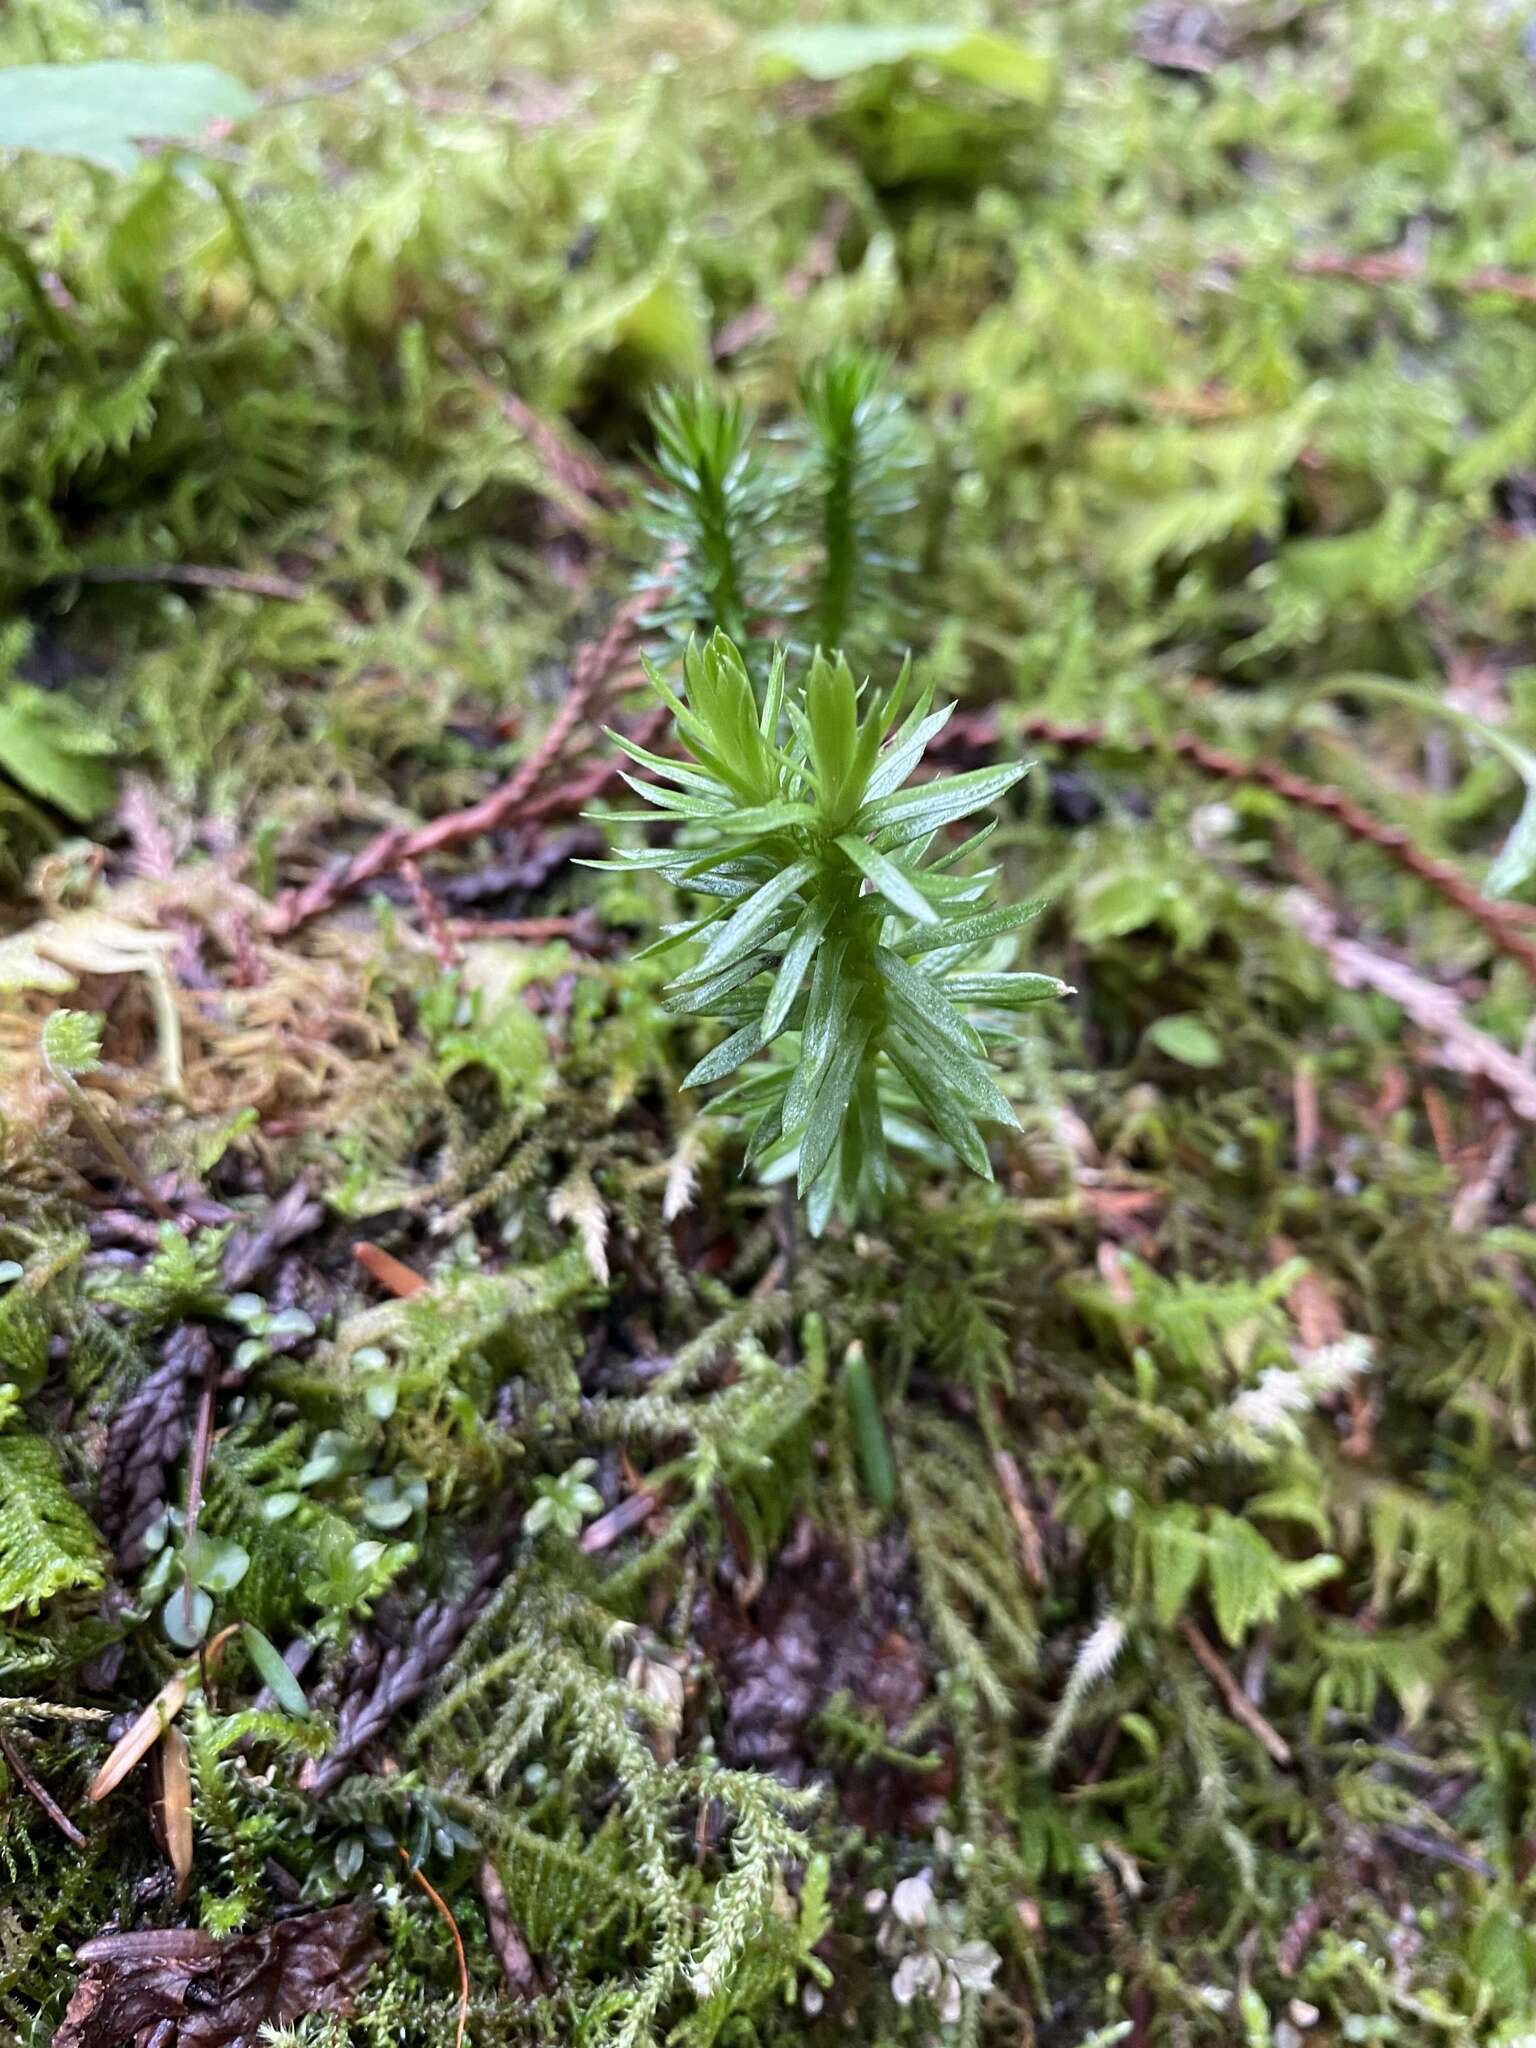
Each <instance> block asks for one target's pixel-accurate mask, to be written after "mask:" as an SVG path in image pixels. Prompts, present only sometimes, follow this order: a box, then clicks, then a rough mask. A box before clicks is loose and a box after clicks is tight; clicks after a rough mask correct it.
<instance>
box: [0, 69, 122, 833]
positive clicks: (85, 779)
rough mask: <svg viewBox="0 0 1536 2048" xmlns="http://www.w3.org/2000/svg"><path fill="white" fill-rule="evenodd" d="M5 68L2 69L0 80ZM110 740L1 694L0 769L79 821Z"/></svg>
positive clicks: (93, 805)
mask: <svg viewBox="0 0 1536 2048" xmlns="http://www.w3.org/2000/svg"><path fill="white" fill-rule="evenodd" d="M4 76H5V74H4V73H3V72H0V81H3V79H4ZM110 752H111V742H110V740H108V739H107V738H106V736H105V735H104V734H101V733H98V732H97V731H96V730H95V728H94V727H92V726H90V725H88V724H87V723H86V722H85V721H84V720H83V719H82V717H81V715H80V711H79V709H78V707H77V706H76V705H74V704H72V703H71V702H70V701H69V700H68V699H67V698H64V697H61V696H57V695H53V694H50V693H49V692H48V691H46V690H38V689H34V688H33V687H32V686H31V685H30V684H27V683H15V684H13V685H12V686H11V688H10V689H9V690H7V691H6V693H5V695H4V697H3V698H0V772H3V773H4V774H6V775H9V776H10V777H12V779H13V780H14V781H16V782H19V783H20V784H21V786H22V788H23V789H24V790H26V791H27V793H28V794H29V795H30V796H35V797H37V798H39V799H40V800H41V801H42V802H43V803H46V804H52V805H53V806H54V807H55V809H57V810H60V811H63V813H64V814H65V816H66V817H68V818H70V819H71V820H72V821H73V822H74V823H75V824H77V825H86V824H89V823H90V821H91V819H93V818H94V817H96V816H98V815H99V813H100V812H102V811H104V810H105V809H106V807H107V805H108V804H109V803H110V802H111V801H112V791H113V787H114V777H113V773H112V769H111V766H110V764H109V762H108V761H106V760H105V759H103V756H104V755H106V754H109V753H110Z"/></svg>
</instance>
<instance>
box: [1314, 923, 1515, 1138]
mask: <svg viewBox="0 0 1536 2048" xmlns="http://www.w3.org/2000/svg"><path fill="white" fill-rule="evenodd" d="M1287 902H1288V907H1289V910H1290V915H1291V921H1292V923H1293V924H1294V925H1295V926H1296V928H1297V929H1298V930H1299V931H1300V932H1301V933H1302V934H1303V935H1304V936H1305V937H1306V938H1309V939H1310V940H1311V941H1312V943H1313V944H1314V945H1315V946H1319V947H1321V948H1322V950H1323V951H1324V952H1325V953H1326V954H1327V955H1328V959H1329V962H1330V964H1331V965H1332V968H1333V972H1334V974H1335V976H1336V978H1337V979H1338V981H1339V982H1340V984H1341V985H1342V986H1343V987H1345V988H1369V989H1374V990H1375V991H1376V993H1377V994H1378V995H1384V996H1386V997H1388V998H1389V999H1390V1000H1391V1001H1392V1002H1394V1003H1396V1004H1397V1005H1398V1007H1399V1009H1401V1010H1402V1011H1403V1013H1404V1015H1405V1016H1406V1017H1407V1018H1408V1020H1409V1022H1410V1023H1413V1024H1416V1025H1417V1026H1418V1027H1419V1029H1420V1030H1421V1031H1423V1032H1426V1033H1427V1034H1428V1035H1429V1036H1430V1037H1431V1038H1432V1039H1433V1040H1434V1041H1435V1045H1436V1049H1437V1053H1438V1057H1439V1060H1440V1063H1441V1065H1443V1066H1444V1067H1446V1068H1448V1069H1449V1071H1450V1072H1452V1073H1454V1074H1470V1075H1472V1076H1473V1077H1474V1078H1475V1079H1477V1080H1480V1081H1486V1082H1487V1083H1488V1084H1489V1085H1490V1086H1491V1087H1493V1088H1496V1089H1497V1090H1498V1091H1499V1093H1500V1094H1501V1095H1502V1096H1503V1097H1504V1099H1505V1101H1506V1102H1507V1103H1508V1104H1509V1106H1510V1108H1511V1109H1512V1110H1513V1111H1514V1113H1515V1115H1516V1116H1518V1117H1520V1118H1521V1119H1522V1120H1523V1121H1524V1122H1526V1123H1536V1072H1533V1071H1532V1069H1531V1068H1530V1067H1529V1066H1527V1064H1526V1062H1525V1061H1524V1060H1523V1059H1521V1057H1520V1055H1519V1054H1518V1053H1513V1052H1511V1051H1510V1050H1509V1049H1508V1047H1507V1046H1503V1045H1500V1044H1499V1042H1498V1040H1497V1039H1496V1038H1491V1037H1490V1036H1489V1035H1488V1033H1487V1032H1486V1031H1479V1030H1478V1028H1477V1026H1476V1025H1475V1024H1469V1023H1468V1022H1467V1019H1466V1017H1465V1015H1464V1014H1463V1012H1462V1007H1461V1003H1460V1001H1459V999H1458V998H1457V996H1456V994H1455V992H1454V991H1453V990H1451V989H1448V988H1443V987H1442V986H1441V985H1440V984H1439V983H1438V982H1433V981H1429V980H1427V979H1426V978H1425V977H1424V976H1423V975H1422V974H1420V973H1419V971H1418V969H1417V968H1416V967H1411V966H1409V964H1408V963H1407V961H1405V960H1394V959H1392V958H1391V957H1390V955H1388V954H1386V953H1379V952H1377V951H1376V950H1375V948H1374V947H1371V946H1367V945H1366V944H1364V943H1363V941H1361V940H1360V939H1351V938H1348V937H1346V936H1345V935H1344V934H1343V933H1341V932H1339V931H1338V930H1337V929H1336V928H1335V925H1334V921H1333V918H1332V916H1331V914H1330V913H1329V911H1328V910H1327V909H1325V907H1324V906H1323V905H1322V904H1321V903H1319V902H1317V900H1316V899H1315V898H1314V897H1311V896H1307V895H1304V894H1303V893H1302V892H1301V891H1300V890H1296V891H1294V892H1293V893H1292V894H1291V896H1290V897H1289V898H1288V899H1287Z"/></svg>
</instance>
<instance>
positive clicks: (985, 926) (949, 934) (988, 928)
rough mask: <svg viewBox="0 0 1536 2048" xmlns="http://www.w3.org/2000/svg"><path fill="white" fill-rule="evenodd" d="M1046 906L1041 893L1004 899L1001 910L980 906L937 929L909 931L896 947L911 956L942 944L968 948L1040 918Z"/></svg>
mask: <svg viewBox="0 0 1536 2048" xmlns="http://www.w3.org/2000/svg"><path fill="white" fill-rule="evenodd" d="M1044 908H1045V899H1044V897H1043V896H1042V897H1037V898H1036V899H1035V900H1034V902H1032V903H1005V904H1004V905H1003V906H1002V907H1001V909H998V910H979V911H977V913H976V914H975V916H974V917H962V918H957V919H955V921H954V922H953V923H947V922H946V923H945V924H943V925H942V926H940V928H939V929H938V930H937V931H920V932H908V933H907V934H906V936H905V937H904V938H900V939H898V940H897V941H896V946H895V951H897V952H898V953H901V954H903V955H904V956H905V957H906V958H908V959H911V958H912V957H913V956H914V955H916V954H919V953H931V952H933V951H934V950H935V948H937V947H939V946H944V947H951V946H953V947H957V948H963V949H964V950H966V951H969V950H970V949H971V948H972V947H973V946H981V945H985V944H986V942H987V940H988V939H997V938H1001V937H1002V935H1003V933H1004V932H1012V931H1017V930H1018V928H1019V926H1020V925H1025V924H1029V923H1030V922H1031V921H1032V920H1033V919H1035V918H1037V917H1038V916H1039V915H1040V913H1041V911H1042V910H1044Z"/></svg>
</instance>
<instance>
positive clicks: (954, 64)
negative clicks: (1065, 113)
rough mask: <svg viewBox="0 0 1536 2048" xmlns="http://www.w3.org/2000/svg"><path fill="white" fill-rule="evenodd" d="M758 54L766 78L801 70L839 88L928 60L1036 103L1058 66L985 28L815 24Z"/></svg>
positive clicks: (766, 44) (771, 41)
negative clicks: (895, 67)
mask: <svg viewBox="0 0 1536 2048" xmlns="http://www.w3.org/2000/svg"><path fill="white" fill-rule="evenodd" d="M757 52H758V61H759V63H760V64H761V66H762V68H763V70H764V72H765V73H767V74H769V75H770V76H773V77H784V76H787V75H793V74H794V73H796V72H798V73H799V74H800V76H801V77H802V78H814V79H818V80H821V81H824V82H826V83H831V82H832V81H834V80H836V79H841V78H856V77H857V76H858V75H859V74H860V73H861V72H865V71H873V70H877V69H882V68H885V67H887V66H890V65H893V64H910V63H914V62H920V63H924V64H928V65H930V66H932V68H933V69H934V70H936V71H940V72H944V73H946V74H948V76H950V77H951V78H960V79H964V80H966V81H967V82H968V83H969V84H972V85H982V86H986V87H987V88H988V89H989V90H990V91H992V92H998V93H1002V94H1004V95H1005V96H1006V97H1007V98H1009V99H1016V100H1024V101H1026V102H1029V103H1030V104H1038V103H1039V102H1040V101H1042V100H1044V99H1045V98H1046V97H1047V95H1048V94H1049V92H1050V90H1051V85H1052V81H1053V79H1054V76H1055V66H1054V65H1053V63H1052V61H1051V59H1050V57H1049V56H1047V55H1046V54H1045V53H1044V52H1042V51H1038V50H1032V49H1029V48H1028V47H1027V46H1026V45H1024V44H1023V43H1017V42H1014V41H1012V40H1011V39H1010V38H1009V37H1006V36H1000V35H993V34H991V33H990V32H989V31H987V30H984V29H970V28H962V27H958V26H956V27H949V26H945V25H944V24H942V23H919V22H913V23H910V24H899V23H890V24H886V23H869V24H855V23H846V24H845V23H838V22H815V23H807V24H806V25H805V26H803V27H799V28H786V29H780V30H778V31H776V32H775V33H774V34H772V35H766V36H762V37H760V38H759V40H758V44H757Z"/></svg>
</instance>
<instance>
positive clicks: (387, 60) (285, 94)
mask: <svg viewBox="0 0 1536 2048" xmlns="http://www.w3.org/2000/svg"><path fill="white" fill-rule="evenodd" d="M490 4H491V0H473V4H472V5H471V6H469V7H461V8H460V9H459V11H458V13H457V14H447V15H444V17H443V19H442V20H441V21H435V22H428V23H427V24H426V26H425V27H423V28H417V29H412V30H411V31H410V33H409V34H408V35H403V36H397V37H396V38H395V40H394V42H392V43H386V44H385V45H384V47H383V49H381V50H376V51H375V52H374V54H373V55H372V56H371V57H369V58H367V59H365V61H364V62H363V63H361V64H355V65H353V67H352V69H351V70H350V71H333V72H332V73H331V74H330V75H329V77H325V78H307V79H300V80H299V82H298V84H297V85H285V86H282V87H280V88H279V89H277V90H275V91H273V92H269V93H266V94H264V95H263V98H262V106H263V107H264V108H272V107H291V106H293V105H295V104H296V102H298V101H299V100H317V99H327V98H330V97H332V96H334V95H335V94H336V93H339V92H350V91H351V90H352V88H353V86H354V85H361V84H362V82H363V80H364V79H365V78H372V76H373V75H374V73H375V72H376V71H387V70H388V69H389V67H390V66H391V65H392V64H401V63H403V62H404V61H405V59H406V58H407V57H414V56H415V54H416V52H417V51H418V50H424V49H425V48H426V47H427V45H428V43H436V42H440V41H441V40H442V38H443V37H444V36H451V35H456V34H457V33H458V31H459V30H460V29H461V28H469V27H471V26H472V25H473V24H474V23H475V22H477V21H478V20H479V19H480V17H481V15H482V14H484V13H486V12H487V11H488V9H489V7H490Z"/></svg>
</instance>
